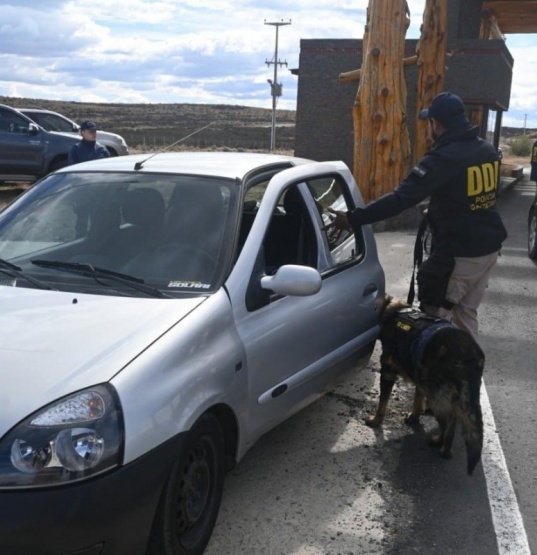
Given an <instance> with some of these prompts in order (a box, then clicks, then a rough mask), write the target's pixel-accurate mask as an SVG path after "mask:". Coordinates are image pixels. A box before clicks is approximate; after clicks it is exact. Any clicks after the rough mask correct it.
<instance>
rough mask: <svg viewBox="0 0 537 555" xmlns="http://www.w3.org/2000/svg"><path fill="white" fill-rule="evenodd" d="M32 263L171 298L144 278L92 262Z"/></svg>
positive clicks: (52, 261) (39, 261)
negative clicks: (100, 266) (101, 266)
mask: <svg viewBox="0 0 537 555" xmlns="http://www.w3.org/2000/svg"><path fill="white" fill-rule="evenodd" d="M30 262H31V263H32V264H35V265H36V266H41V267H43V268H53V269H55V270H60V271H62V272H70V273H72V274H79V275H81V276H86V277H91V278H93V279H94V280H95V281H97V282H98V283H101V282H100V281H99V280H100V279H109V280H112V281H116V282H118V283H122V284H123V285H126V286H127V287H131V288H132V289H136V290H137V291H141V292H142V293H145V294H147V295H151V296H153V297H159V298H163V299H164V298H166V299H171V298H173V297H171V296H170V295H166V293H163V292H162V291H161V290H160V289H157V288H156V287H151V286H150V285H146V284H145V282H144V280H143V279H140V278H137V277H134V276H130V275H128V274H121V273H120V272H113V271H112V270H106V269H105V268H98V267H96V266H92V265H91V264H84V263H80V262H64V261H62V260H31V261H30Z"/></svg>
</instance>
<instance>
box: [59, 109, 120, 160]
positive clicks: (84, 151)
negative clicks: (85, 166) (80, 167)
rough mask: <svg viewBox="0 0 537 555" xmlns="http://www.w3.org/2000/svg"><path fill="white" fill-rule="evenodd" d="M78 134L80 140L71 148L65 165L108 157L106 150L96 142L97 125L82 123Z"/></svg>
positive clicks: (87, 122) (88, 121)
mask: <svg viewBox="0 0 537 555" xmlns="http://www.w3.org/2000/svg"><path fill="white" fill-rule="evenodd" d="M80 134H81V135H82V140H81V141H80V142H78V143H76V144H75V145H73V146H72V147H71V150H70V151H69V155H68V158H67V165H69V166H70V165H72V164H78V163H80V162H88V161H89V160H97V159H98V158H108V157H109V156H110V153H109V152H108V149H107V148H106V147H105V146H104V145H102V144H101V143H98V142H97V124H96V123H95V122H94V121H91V120H86V121H83V122H82V123H81V124H80Z"/></svg>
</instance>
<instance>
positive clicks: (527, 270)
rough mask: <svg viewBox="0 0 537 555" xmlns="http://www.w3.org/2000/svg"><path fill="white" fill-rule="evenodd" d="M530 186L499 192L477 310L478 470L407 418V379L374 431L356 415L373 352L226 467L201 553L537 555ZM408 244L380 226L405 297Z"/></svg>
mask: <svg viewBox="0 0 537 555" xmlns="http://www.w3.org/2000/svg"><path fill="white" fill-rule="evenodd" d="M534 190H535V185H534V184H530V183H528V182H527V181H525V182H521V183H519V184H518V185H515V186H514V187H513V188H511V189H509V190H507V191H506V192H504V194H503V195H502V197H501V199H500V202H499V206H500V210H501V212H502V215H503V217H504V220H505V223H506V226H507V228H508V231H509V239H508V240H507V241H506V243H505V247H504V249H503V254H502V257H501V258H500V261H499V263H498V265H497V267H496V269H495V271H494V274H493V277H492V280H491V283H490V286H489V289H488V291H487V293H486V297H485V300H484V302H483V304H482V307H481V309H480V324H481V335H480V342H481V344H482V346H483V348H484V351H485V354H486V359H487V362H486V369H485V379H484V381H485V388H486V389H485V395H486V396H487V398H488V399H489V401H490V407H491V411H492V412H491V414H490V415H489V416H488V424H489V426H488V428H487V430H486V435H485V443H486V448H487V449H488V450H489V451H490V452H489V454H488V455H487V457H486V458H485V460H484V461H483V464H480V465H479V466H478V467H477V469H476V471H475V473H474V475H473V476H472V477H468V476H467V475H466V472H465V452H464V447H463V444H462V440H461V438H460V434H459V435H458V437H457V440H456V442H455V445H454V450H455V453H454V458H453V459H452V460H449V461H446V460H443V459H441V458H440V457H438V455H437V453H436V452H435V451H433V450H432V449H431V448H430V447H429V446H428V445H427V443H426V441H425V434H426V432H427V431H429V430H430V429H432V427H433V426H434V422H433V419H432V417H422V423H421V426H418V427H409V426H407V425H405V424H404V423H403V421H402V415H403V412H404V411H405V410H406V409H407V407H409V406H410V405H411V401H412V395H413V392H412V390H411V388H410V387H409V386H407V385H405V384H398V385H397V386H396V388H395V389H394V394H393V395H392V401H391V404H390V408H389V412H388V415H387V417H386V420H385V423H384V425H383V427H382V429H380V430H376V431H375V430H371V429H369V428H368V427H367V426H365V425H364V424H363V418H364V417H365V416H366V415H368V414H369V413H371V412H373V411H374V409H375V407H376V402H377V396H378V367H379V365H378V354H379V353H378V350H376V351H375V353H374V356H373V358H372V359H371V362H370V364H369V366H368V367H367V368H366V369H365V370H364V371H362V372H361V373H358V374H357V375H354V376H351V377H349V378H347V379H346V381H345V382H343V383H341V384H340V385H339V386H338V387H337V388H336V389H335V390H334V391H333V392H331V393H329V394H328V395H326V396H325V397H324V398H322V399H321V400H319V401H317V402H316V403H314V404H313V405H311V406H310V407H308V408H307V409H305V410H304V411H302V412H301V413H300V414H298V415H296V416H295V417H293V418H291V419H290V420H289V421H287V422H286V423H284V424H282V425H281V426H279V427H278V428H276V429H275V430H273V431H272V432H270V433H269V434H267V435H266V436H265V437H264V438H262V439H261V440H260V441H259V442H258V443H257V445H256V446H254V447H253V449H252V450H251V451H250V452H249V453H248V454H247V455H246V457H245V458H244V459H243V460H242V461H241V462H240V464H239V465H238V467H237V468H236V469H235V470H233V471H232V472H231V473H229V474H228V476H227V482H226V486H225V492H224V499H223V503H222V508H221V512H220V515H219V518H218V522H217V526H216V529H215V532H214V535H213V538H212V539H211V542H210V544H209V547H208V549H207V551H206V554H207V555H241V554H244V555H366V554H367V555H369V554H386V555H406V554H424V555H425V554H427V555H429V554H438V555H440V554H442V555H449V554H454V555H465V554H472V555H475V554H479V555H489V554H490V555H496V554H499V555H529V553H530V552H531V553H533V554H537V472H536V463H535V461H536V460H537V443H536V441H535V439H536V437H537V436H536V432H535V424H536V421H537V412H536V411H535V407H536V406H537V387H536V385H535V359H536V358H537V357H536V354H537V349H536V348H535V338H536V323H535V322H536V318H535V315H534V309H535V307H536V306H537V303H536V301H537V266H536V265H535V264H534V263H532V262H531V261H530V260H529V259H528V257H527V254H526V240H527V235H526V234H527V231H526V217H527V211H528V207H529V204H530V202H531V198H532V197H533V193H534ZM413 242H414V234H413V233H410V232H383V233H378V234H377V245H378V248H379V256H380V258H381V261H382V263H383V266H384V269H385V272H386V282H387V290H388V292H390V293H391V294H392V295H394V296H398V297H403V298H405V297H406V294H407V291H408V285H409V279H410V274H411V267H412V247H413ZM482 398H483V395H482ZM495 445H497V448H498V449H496V447H495ZM495 449H496V450H495ZM504 460H505V464H506V468H505V473H504V474H502V468H501V467H502V464H501V463H503V461H504ZM511 486H512V489H510V488H511ZM510 492H511V494H512V495H511V497H510ZM518 511H519V513H520V515H521V519H519V520H517V518H516V517H517V515H518ZM511 519H512V520H511ZM517 526H519V528H517ZM528 544H529V548H531V549H528Z"/></svg>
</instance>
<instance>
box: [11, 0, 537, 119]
mask: <svg viewBox="0 0 537 555" xmlns="http://www.w3.org/2000/svg"><path fill="white" fill-rule="evenodd" d="M368 3H369V2H368V0H315V2H313V1H312V0H292V1H290V0H274V1H272V2H271V1H254V0H113V1H108V2H107V1H105V2H102V1H101V2H93V1H88V0H7V1H6V0H0V95H3V96H12V97H22V98H35V99H47V100H64V101H79V102H81V101H84V102H102V103H128V104H130V103H190V104H233V105H241V106H252V107H259V108H267V109H271V108H272V96H271V89H270V85H269V83H268V82H267V80H268V79H273V78H274V68H275V65H274V63H273V62H274V61H275V53H276V52H275V50H276V30H277V33H278V60H280V61H282V62H287V66H286V65H282V66H280V65H278V66H277V80H278V82H279V83H281V84H282V85H283V89H282V96H281V97H279V98H278V103H277V108H279V109H289V110H295V109H296V94H297V77H296V76H294V75H292V74H291V73H290V71H289V70H290V69H294V68H298V61H299V55H300V40H301V39H323V38H331V39H338V38H345V39H354V38H356V39H358V38H360V39H361V38H362V37H363V32H364V24H365V20H366V9H367V5H368ZM408 4H409V8H410V12H411V24H410V27H409V29H408V31H407V34H406V36H407V38H409V39H411V38H419V28H420V25H421V21H422V17H423V10H424V7H425V0H409V1H408ZM313 6H314V7H313ZM274 22H279V23H287V22H290V24H289V25H281V26H279V27H276V26H274V25H268V24H267V23H274ZM507 46H508V48H509V50H510V51H511V54H512V55H513V57H514V59H515V66H514V72H513V84H512V90H511V104H510V108H509V111H508V112H506V113H505V114H504V117H503V125H507V126H513V127H521V128H523V127H527V128H537V34H535V35H533V34H532V35H507ZM267 62H269V64H267ZM270 62H272V63H270ZM360 63H361V60H359V61H358V63H357V67H359V65H360ZM349 69H352V68H349Z"/></svg>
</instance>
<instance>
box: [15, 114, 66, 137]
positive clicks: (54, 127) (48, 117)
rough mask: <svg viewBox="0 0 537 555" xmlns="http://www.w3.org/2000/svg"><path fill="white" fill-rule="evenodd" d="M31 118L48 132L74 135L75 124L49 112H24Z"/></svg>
mask: <svg viewBox="0 0 537 555" xmlns="http://www.w3.org/2000/svg"><path fill="white" fill-rule="evenodd" d="M23 113H24V114H26V115H27V116H28V117H29V118H31V119H32V120H33V121H35V122H36V123H37V124H39V125H40V126H41V127H42V128H43V129H45V130H46V131H63V132H68V133H73V131H76V130H75V129H73V124H72V123H71V122H69V121H67V120H65V119H63V118H62V117H60V116H57V115H56V114H49V113H47V112H32V111H29V110H28V111H24V112H23Z"/></svg>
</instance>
